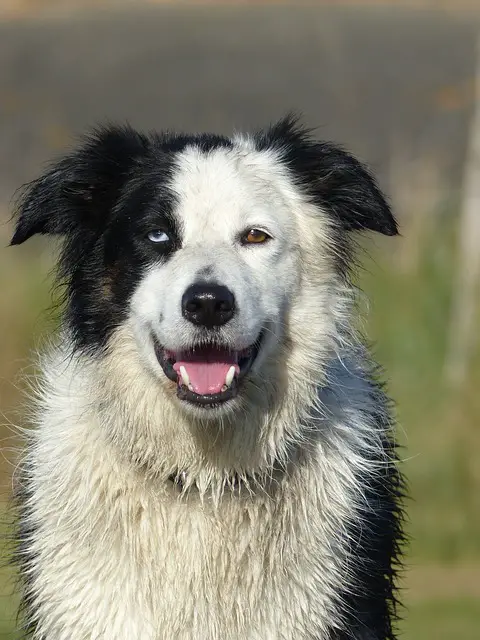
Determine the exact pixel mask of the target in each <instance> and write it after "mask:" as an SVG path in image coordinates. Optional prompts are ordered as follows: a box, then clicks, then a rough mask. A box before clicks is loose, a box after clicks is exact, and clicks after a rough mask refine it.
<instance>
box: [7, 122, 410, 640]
mask: <svg viewBox="0 0 480 640" xmlns="http://www.w3.org/2000/svg"><path fill="white" fill-rule="evenodd" d="M179 158H180V159H179ZM242 163H243V164H242ZM179 166H181V167H182V168H181V169H179ZM237 166H238V167H240V168H239V170H238V173H239V175H240V176H241V179H240V182H239V184H243V182H242V181H243V180H244V181H245V185H246V187H245V188H246V189H247V191H248V190H249V189H250V191H248V193H253V194H254V195H253V196H252V197H255V198H257V199H259V202H264V201H269V199H270V200H271V201H274V202H276V204H275V207H274V208H275V210H278V211H279V216H280V209H282V208H283V210H284V214H285V222H284V223H283V224H284V226H283V227H282V229H283V231H282V230H279V232H278V233H279V235H281V233H284V236H285V237H286V238H287V239H288V242H289V243H290V244H289V245H288V246H289V248H288V252H289V254H288V255H289V256H290V257H288V256H282V255H279V256H278V259H277V257H274V256H273V253H272V254H270V255H271V257H270V258H267V257H265V258H262V260H266V261H267V262H268V260H272V261H273V260H274V259H275V260H277V263H276V264H278V265H279V266H278V267H277V269H278V273H283V272H282V271H281V270H282V269H285V272H284V275H283V276H282V277H283V278H284V282H285V289H288V296H287V307H286V309H285V311H282V313H284V315H283V316H282V318H281V322H277V321H276V320H275V318H274V317H273V315H274V314H273V315H272V314H271V315H272V317H271V318H270V316H268V318H270V320H271V327H272V330H271V336H270V338H269V340H270V341H269V342H268V344H267V345H266V347H265V350H264V353H263V355H262V358H261V360H260V361H259V363H258V365H257V367H256V368H255V369H254V370H252V372H251V375H250V376H249V378H248V379H247V380H246V381H245V385H244V388H243V391H242V393H241V394H240V396H239V398H238V399H237V401H236V402H237V403H236V404H233V405H232V407H230V409H227V410H225V411H219V413H218V415H216V416H214V417H211V416H208V417H206V416H205V414H204V413H202V411H204V410H199V411H198V412H197V413H196V412H195V411H183V410H182V409H181V408H180V407H179V405H178V402H177V401H176V399H175V397H174V393H175V392H174V389H172V384H171V383H169V382H168V381H166V379H164V378H163V377H162V376H161V375H159V372H158V371H157V370H156V368H155V362H154V361H153V359H152V358H151V357H150V356H151V351H150V350H149V343H148V336H147V334H146V333H145V331H144V322H143V321H144V320H145V318H146V317H148V318H149V317H150V316H149V314H151V313H153V312H155V313H156V312H157V311H158V308H157V307H156V306H154V307H153V310H152V306H151V304H147V303H146V302H145V301H146V299H147V298H148V296H147V298H146V297H145V295H144V293H145V291H147V293H148V292H152V291H156V289H155V287H157V286H161V284H158V283H161V282H164V281H165V279H166V281H167V283H168V282H169V283H170V285H169V286H170V290H171V294H170V295H171V297H172V298H171V299H174V296H175V295H176V294H175V291H176V289H175V287H177V289H179V290H180V288H181V286H183V284H182V285H181V284H175V283H176V282H177V280H178V279H177V278H175V279H174V278H173V277H171V275H168V277H167V274H172V273H174V271H170V270H174V269H175V265H176V261H178V260H182V255H183V256H187V255H188V251H189V250H190V249H189V245H188V242H187V240H185V233H186V231H185V228H184V230H183V232H182V231H181V230H177V231H178V233H177V232H174V231H172V234H174V233H177V235H175V237H178V238H180V237H182V233H183V234H184V236H183V237H182V238H183V240H182V241H183V242H184V243H185V248H182V249H181V250H180V248H181V247H180V245H179V246H178V247H176V248H175V250H172V255H171V256H165V257H162V259H161V260H156V259H155V260H154V259H152V258H151V257H149V254H145V250H144V249H143V246H140V245H135V246H133V245H132V244H128V243H127V234H126V229H127V228H128V233H129V235H130V236H131V235H132V234H133V231H132V229H133V228H135V229H136V228H137V227H136V226H135V225H137V224H140V222H137V221H136V218H135V220H134V221H133V222H132V219H133V215H132V214H130V213H129V212H131V211H135V212H136V216H137V217H138V219H139V220H140V221H141V220H142V219H143V218H145V217H148V215H149V214H148V212H147V211H146V208H145V204H144V203H145V202H152V201H155V202H158V201H161V202H162V207H163V209H164V210H165V211H166V210H167V209H168V215H169V216H170V217H171V219H172V220H171V221H172V225H175V224H176V225H177V226H179V225H180V226H181V224H182V222H181V221H182V220H183V221H184V222H183V223H184V227H185V225H186V228H187V229H188V225H189V224H190V223H189V222H188V220H187V222H185V220H186V218H185V217H183V218H182V215H179V214H178V211H179V210H181V209H182V203H185V202H186V201H190V202H192V201H193V202H196V203H197V205H198V208H199V209H200V210H201V209H202V206H204V207H206V202H207V199H208V198H207V197H206V196H205V199H204V200H202V197H203V196H202V192H201V189H200V187H201V185H202V184H204V181H202V180H200V182H199V185H200V186H199V187H198V188H197V187H195V188H193V186H192V185H193V184H194V182H195V180H197V179H198V173H199V172H200V173H201V172H202V171H205V176H206V177H211V176H214V175H218V173H219V171H223V170H225V172H226V173H225V176H224V179H221V180H220V181H219V186H218V191H219V193H220V195H221V197H220V200H219V202H220V204H221V202H222V201H224V203H225V207H226V208H228V206H229V205H230V206H231V207H232V208H233V207H234V204H235V198H234V196H235V193H236V191H235V189H236V187H235V189H234V188H233V187H232V189H233V191H232V193H231V194H229V193H228V190H227V186H225V185H227V184H229V182H228V181H229V180H230V179H231V180H233V181H234V182H232V185H233V184H237V182H236V181H237V174H236V173H235V171H236V169H235V167H237ZM252 167H253V170H252ZM249 171H250V173H248V172H249ZM242 176H243V177H242ZM252 181H253V182H252ZM182 185H183V186H182ZM222 185H223V186H222ZM222 189H225V195H222ZM199 193H200V195H198V194H199ZM189 194H197V197H196V198H193V199H192V198H191V197H190V195H189ZM158 199H160V200H158ZM238 200H239V203H240V204H241V202H242V201H243V196H242V197H239V199H238ZM208 202H209V203H210V200H208ZM240 204H239V206H240ZM142 207H143V208H142ZM165 211H164V212H165ZM172 212H173V214H172ZM171 214H172V215H171ZM185 215H188V214H185ZM199 215H202V213H200V214H199ZM129 216H130V217H129ZM127 218H129V220H130V221H129V223H128V224H130V225H132V224H133V225H134V227H132V226H129V227H126V226H125V225H126V224H127V223H126V221H125V220H126V219H127ZM179 220H180V222H179ZM206 220H207V219H206ZM206 224H207V222H206ZM231 224H233V222H232V223H231ZM361 229H371V230H375V231H379V232H382V233H386V234H390V235H391V234H394V233H396V225H395V222H394V219H393V217H392V215H391V213H390V211H389V208H388V205H387V204H386V202H385V200H384V198H383V196H382V194H381V193H380V191H379V190H378V188H377V187H376V184H375V182H374V180H373V178H372V177H371V176H370V175H369V174H368V172H367V171H366V170H365V169H364V167H363V166H362V165H360V164H359V163H358V162H357V161H356V160H354V159H353V158H352V157H351V156H350V155H348V154H347V153H345V152H344V151H342V150H341V149H338V148H337V147H335V146H333V145H330V144H328V143H316V142H314V141H313V140H312V139H311V138H310V136H309V134H308V132H306V131H304V130H302V129H301V128H300V127H298V125H296V123H295V122H294V121H292V120H290V119H287V120H285V121H282V122H281V123H279V124H278V125H276V126H274V127H272V128H271V129H269V130H266V131H265V132H261V133H259V134H256V135H254V136H243V137H241V136H236V137H233V138H232V139H227V138H221V137H216V136H200V137H186V136H173V135H171V136H151V137H146V136H143V135H140V134H138V133H136V132H134V131H132V130H130V129H110V130H102V131H99V132H97V134H95V136H94V137H92V138H91V139H90V140H88V141H87V142H86V143H85V145H84V146H83V147H81V148H80V150H79V151H76V152H74V153H73V154H72V155H71V156H70V157H68V158H66V159H64V160H62V161H60V163H58V164H57V165H55V166H54V167H53V168H52V170H51V171H50V172H49V173H47V174H46V175H45V176H43V177H42V178H40V179H39V180H38V181H37V182H35V183H34V184H33V185H31V186H30V187H29V188H28V189H27V191H26V193H25V196H24V198H23V200H22V202H21V203H20V210H19V218H18V223H17V229H16V233H15V235H14V238H13V240H12V243H13V244H20V243H21V242H23V241H25V240H26V239H27V238H28V237H30V236H31V235H33V234H34V233H48V234H60V235H62V236H63V238H64V245H63V246H64V248H63V253H62V257H61V261H60V277H61V278H62V281H63V282H64V283H65V287H66V298H67V300H66V316H65V323H64V327H63V330H62V332H61V334H60V335H59V338H58V340H57V343H56V344H55V345H53V346H52V348H51V349H50V350H49V351H48V353H47V354H45V355H43V356H42V357H41V371H42V374H41V377H40V378H39V381H38V392H37V398H36V403H35V422H36V428H35V429H34V430H33V431H32V432H31V434H30V435H29V438H28V442H27V447H26V456H25V461H24V463H23V465H22V477H21V483H20V484H21V486H22V493H21V494H20V493H19V504H20V509H19V511H20V517H19V522H20V528H19V545H20V546H19V553H18V560H19V564H20V567H21V571H22V575H23V578H24V580H23V582H24V603H25V614H26V623H27V625H28V627H29V629H30V632H31V634H32V636H33V637H34V638H37V639H42V640H67V639H68V640H84V639H86V638H98V639H102V640H114V639H115V640H127V639H128V640H131V639H136V638H138V639H139V640H140V639H141V640H160V639H162V640H163V639H165V640H167V639H169V638H174V637H176V638H179V639H180V640H181V639H185V640H187V639H193V638H209V639H211V640H220V639H222V640H270V639H271V640H274V639H275V640H276V639H284V640H292V639H293V638H295V639H299V640H300V639H304V640H314V639H316V640H347V639H352V640H353V639H354V640H384V639H385V640H386V639H392V638H394V637H395V633H394V630H393V625H394V621H395V596H394V587H395V584H394V583H395V572H396V566H397V562H398V560H399V543H400V541H401V513H400V508H399V500H400V497H401V493H402V482H401V477H400V475H399V473H398V471H397V468H396V464H395V463H396V455H395V448H394V445H393V433H392V424H391V417H390V407H389V402H388V400H387V398H386V396H385V395H384V393H383V391H382V388H381V386H380V384H379V383H378V382H377V381H376V377H377V376H376V371H375V367H374V365H372V364H371V362H370V359H369V356H368V353H367V351H366V349H365V348H364V347H363V346H362V345H361V343H360V341H359V340H358V338H357V337H356V335H355V332H354V331H353V329H352V328H351V314H352V310H354V307H353V305H352V293H351V287H350V285H349V277H348V270H349V266H350V264H351V243H352V240H351V234H352V232H355V231H358V230H361ZM285 230H286V231H285ZM287 232H288V233H287ZM109 238H110V240H111V241H112V246H110V245H109V241H108V239H109ZM206 238H208V235H207V236H206ZM179 242H180V241H179ZM115 243H117V244H120V247H122V246H123V247H124V250H123V252H122V253H121V254H116V253H115V246H116V245H115ZM122 243H123V245H122ZM175 251H176V252H177V253H175ZM182 251H183V253H182ZM284 251H287V249H285V250H284ZM142 252H143V253H142ZM109 254H112V255H109ZM200 254H201V252H200ZM197 255H198V254H197ZM202 255H203V254H202ZM257 255H258V256H260V254H257ZM264 255H266V254H264ZM283 257H285V260H283ZM232 259H233V258H226V261H223V262H222V257H221V256H220V257H219V259H218V260H217V262H215V261H213V266H214V268H216V269H217V270H219V272H220V271H221V272H222V273H226V276H225V277H227V278H229V277H232V278H233V280H232V285H231V286H232V287H237V290H238V292H239V295H240V294H242V295H243V293H245V292H242V290H241V286H242V285H241V282H240V281H238V282H237V281H236V280H235V276H234V274H230V273H229V272H228V268H227V267H228V264H229V262H228V261H229V260H232ZM209 260H210V263H212V260H211V258H209ZM200 262H201V261H200ZM188 263H189V262H186V263H185V264H188ZM125 264H128V269H125ZM248 264H249V265H251V269H252V278H253V280H252V282H255V283H256V282H257V280H255V274H256V273H257V271H258V273H261V270H260V266H262V265H261V264H260V263H258V265H257V263H256V262H255V261H254V262H253V263H248ZM282 265H283V266H282ZM206 266H211V265H206ZM249 268H250V267H249ZM152 270H153V272H154V276H151V273H152ZM156 270H157V271H158V274H160V273H161V274H162V277H161V278H159V277H155V273H157V271H156ZM180 271H182V270H180ZM266 271H267V270H265V269H264V272H265V277H268V274H267V273H266ZM149 274H150V276H149ZM247 276H248V274H246V275H245V277H247ZM148 277H151V282H150V280H148ZM258 282H259V283H260V284H258V286H259V287H260V291H261V287H262V282H263V279H262V278H260V279H258ZM145 283H148V286H147V285H146V284H145ZM255 286H257V285H255ZM142 287H143V289H142ZM145 287H147V288H146V289H145ZM172 287H173V288H172ZM272 288H273V289H274V290H276V289H275V283H274V282H273V281H272V285H271V286H269V288H268V291H267V290H265V295H266V296H267V297H268V295H270V292H271V291H272ZM142 291H143V292H144V293H143V294H142ZM167 293H168V291H167ZM245 295H246V294H245ZM279 295H280V294H275V295H273V297H272V300H271V305H272V308H273V307H274V305H275V304H277V303H278V300H277V298H278V296H279ZM161 298H162V300H167V303H166V304H168V296H167V295H162V296H161ZM152 299H154V300H157V299H158V296H157V295H155V296H153V298H152ZM155 304H156V303H155ZM158 304H160V303H158ZM162 304H163V303H162ZM247 306H248V305H247ZM175 308H176V307H175V305H173V307H172V309H170V310H169V309H168V308H167V307H165V309H164V308H162V309H161V313H162V317H163V314H167V315H168V314H169V313H175ZM253 308H254V307H252V309H253ZM279 308H280V307H279ZM281 309H282V310H283V306H282V307H281ZM139 310H140V311H139ZM267 311H268V310H267ZM267 311H265V313H267ZM257 313H258V311H257ZM270 313H271V312H270ZM251 315H252V318H253V320H254V319H255V313H253V312H252V314H251ZM267 315H268V314H267ZM249 317H250V316H249V315H248V314H247V313H245V314H244V316H241V317H240V319H239V323H240V324H239V328H238V335H240V334H241V331H248V330H249V329H248V327H250V324H251V323H250V324H249V322H250V321H249ZM268 318H267V319H268ZM253 320H252V321H253ZM270 320H269V321H270ZM149 322H150V320H149ZM242 322H243V324H241V323H242ZM252 326H253V325H252ZM269 326H270V325H269ZM158 330H159V331H162V327H159V329H158ZM183 331H184V333H183V334H182V336H183V338H184V339H185V336H187V335H188V334H187V333H186V332H187V327H185V328H184V329H183ZM232 331H233V329H232ZM252 331H253V329H252ZM225 335H226V336H227V338H228V339H230V340H233V337H232V336H233V334H232V335H230V334H228V335H227V333H225ZM252 335H253V334H252ZM172 339H173V338H172ZM183 472H185V476H184V480H183V481H182V482H181V483H180V482H176V481H175V478H177V477H178V474H179V473H183Z"/></svg>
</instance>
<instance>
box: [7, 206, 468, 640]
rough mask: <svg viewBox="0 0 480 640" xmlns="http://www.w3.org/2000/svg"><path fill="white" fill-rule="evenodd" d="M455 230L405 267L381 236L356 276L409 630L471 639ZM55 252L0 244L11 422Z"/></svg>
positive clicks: (43, 315)
mask: <svg viewBox="0 0 480 640" xmlns="http://www.w3.org/2000/svg"><path fill="white" fill-rule="evenodd" d="M455 228H456V225H455V217H454V216H451V215H445V216H443V215H442V216H439V217H437V218H436V220H435V225H434V226H433V228H431V229H430V231H429V234H428V237H427V238H425V240H424V241H423V244H422V250H421V252H420V256H419V259H418V263H417V264H416V265H415V266H414V268H411V267H410V268H409V269H408V270H405V269H401V268H399V264H398V255H397V253H396V247H398V245H399V243H405V242H408V238H407V239H406V238H403V239H402V238H400V239H388V240H387V241H386V243H385V245H384V244H383V242H380V241H377V240H375V241H372V242H370V241H369V242H368V243H367V252H368V254H369V257H368V258H367V259H366V260H364V269H363V270H362V273H361V276H360V282H359V284H360V287H361V289H362V290H363V291H364V292H365V293H366V297H367V298H368V299H369V301H370V302H369V303H368V322H366V323H365V329H366V333H367V334H368V336H369V338H371V339H372V340H374V342H375V354H376V357H377V359H378V360H379V361H380V363H381V364H382V365H383V366H384V368H385V370H386V374H387V377H388V382H389V389H390V392H391V395H392V396H393V397H394V398H395V400H396V402H397V404H398V419H399V428H398V438H399V441H400V443H401V444H402V445H403V448H402V454H401V455H402V458H403V459H404V462H403V463H402V464H403V469H404V471H405V473H406V474H407V476H408V480H409V485H410V496H411V498H410V499H409V500H408V503H407V511H408V517H409V524H408V532H409V535H410V536H411V544H410V547H409V549H408V553H407V558H406V564H407V569H408V571H407V572H406V576H405V580H404V589H405V591H404V595H403V600H404V602H405V604H406V606H407V608H406V610H405V611H404V618H405V621H404V623H403V625H402V630H403V631H404V633H403V634H402V638H405V639H406V640H425V639H426V638H432V639H433V638H435V639H437V640H442V639H445V640H446V639H447V638H448V639H450V638H452V637H453V636H454V637H455V638H456V640H473V639H474V638H477V637H478V628H479V626H480V465H479V464H478V461H477V458H478V451H479V450H480V447H479V445H480V431H479V429H478V424H479V422H480V395H479V394H478V389H479V388H480V350H479V349H478V348H477V350H476V352H475V354H474V355H473V358H472V366H471V370H470V374H469V376H468V383H467V384H465V385H464V386H463V387H462V388H461V389H460V390H457V391H455V392H453V391H450V390H449V389H448V388H447V387H446V385H445V383H444V382H443V362H444V356H445V348H446V337H447V331H448V323H449V318H450V300H451V294H452V283H453V281H454V274H455V266H456V255H455V254H456V237H455ZM373 242H375V244H373ZM4 244H5V243H4ZM51 262H52V258H51V255H50V253H49V251H48V249H45V245H44V244H42V242H41V241H36V244H35V242H33V243H31V246H30V247H28V246H26V247H25V248H23V247H22V248H21V249H13V248H12V249H2V250H1V251H0V287H1V290H2V301H3V303H2V308H1V309H0V333H1V335H2V336H3V347H2V353H1V360H0V367H1V369H0V402H1V405H2V409H3V411H4V412H5V413H6V415H7V418H8V419H10V420H13V421H14V422H15V421H16V420H17V418H16V417H15V416H14V413H13V411H14V408H15V407H16V405H17V404H18V402H19V398H20V389H19V388H18V387H17V382H19V380H20V379H21V376H20V375H19V374H20V372H21V371H22V369H23V367H26V366H27V365H28V352H29V350H30V349H32V348H33V347H35V346H36V345H38V343H39V338H40V336H41V335H42V334H45V333H48V332H49V331H50V330H51V329H52V327H54V326H55V312H53V313H52V312H48V311H47V312H45V311H44V310H45V309H48V308H50V309H51V308H52V300H51V297H50V293H49V285H50V281H49V277H48V272H49V269H50V266H51ZM27 370H28V368H27ZM1 437H2V442H3V443H4V445H5V449H6V453H5V454H4V458H8V459H10V462H7V461H6V460H5V459H4V460H3V465H2V469H1V471H2V476H1V477H2V488H3V490H4V491H3V496H4V502H5V500H6V498H7V495H8V492H9V486H10V479H9V478H10V475H11V473H12V470H13V466H12V464H13V463H12V461H13V453H9V451H8V447H9V443H11V442H13V441H12V434H11V432H10V430H9V429H8V427H5V428H4V429H3V431H2V433H1ZM0 580H3V597H2V598H0V636H1V637H2V638H14V637H15V635H14V633H13V628H14V627H13V619H14V615H15V614H14V611H15V599H14V598H12V596H11V593H12V585H13V578H12V575H11V573H10V572H9V571H8V570H4V571H3V574H1V575H0Z"/></svg>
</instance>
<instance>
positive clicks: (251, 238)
mask: <svg viewBox="0 0 480 640" xmlns="http://www.w3.org/2000/svg"><path fill="white" fill-rule="evenodd" d="M267 240H270V236H269V235H268V233H267V232H266V231H262V230H261V229H250V230H249V231H247V232H246V233H245V234H244V235H243V238H242V241H243V243H244V244H262V243H264V242H267Z"/></svg>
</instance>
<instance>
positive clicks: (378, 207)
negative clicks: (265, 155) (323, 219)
mask: <svg viewBox="0 0 480 640" xmlns="http://www.w3.org/2000/svg"><path fill="white" fill-rule="evenodd" d="M257 146H259V147H260V148H263V149H265V148H276V149H278V150H279V151H280V153H281V157H282V159H283V161H284V162H285V163H286V164H287V166H288V167H289V169H290V170H291V171H292V173H293V174H294V176H295V178H296V180H297V182H298V184H299V185H300V187H301V188H303V189H304V191H305V192H306V193H307V194H308V195H309V196H310V197H311V198H312V200H313V201H314V202H315V203H316V204H317V205H318V206H319V207H321V208H323V209H325V210H326V211H328V212H329V213H330V215H331V216H333V217H334V219H335V220H336V221H338V223H339V224H340V225H341V226H342V227H343V228H344V229H346V230H364V229H365V230H366V229H369V230H371V231H378V232H379V233H383V234H385V235H387V236H393V235H396V234H397V233H398V228H397V223H396V221H395V218H394V216H393V214H392V212H391V210H390V207H389V205H388V203H387V201H386V199H385V196H384V195H383V193H382V192H381V190H380V189H379V187H378V185H377V183H376V181H375V178H374V177H373V176H372V175H371V173H370V172H369V171H368V169H367V168H366V167H365V166H364V165H363V164H362V163H361V162H359V161H358V160H357V159H356V158H354V157H353V156H352V155H350V154H349V153H347V152H346V151H344V150H343V149H342V148H341V147H338V146H336V145H334V144H332V143H329V142H316V141H314V140H313V139H312V138H311V133H310V131H309V130H307V129H304V128H302V127H301V126H299V125H298V123H297V120H296V118H295V117H292V116H288V117H287V118H285V119H283V120H281V121H280V122H279V123H278V124H276V125H274V126H273V127H271V128H270V129H269V130H268V131H266V132H265V133H262V134H260V135H259V136H258V138H257Z"/></svg>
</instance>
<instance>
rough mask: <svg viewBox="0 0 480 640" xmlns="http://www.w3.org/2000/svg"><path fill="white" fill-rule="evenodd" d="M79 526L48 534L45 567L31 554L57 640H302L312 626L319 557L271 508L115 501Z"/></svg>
mask: <svg viewBox="0 0 480 640" xmlns="http://www.w3.org/2000/svg"><path fill="white" fill-rule="evenodd" d="M97 506H98V505H97ZM84 516H86V517H84V518H83V520H82V521H83V523H84V524H83V525H82V526H81V528H80V529H79V530H78V531H77V532H76V534H75V533H74V532H73V530H72V529H71V528H70V527H68V528H65V530H63V531H62V529H63V528H62V527H60V528H58V529H57V536H58V537H57V540H56V544H55V549H54V548H51V552H52V553H53V554H55V562H52V558H51V557H50V558H48V557H45V555H44V554H43V555H44V558H43V560H44V562H42V580H43V581H45V580H47V581H48V583H49V584H51V585H52V586H53V591H54V592H55V593H56V594H57V599H58V600H59V602H58V608H57V611H56V612H55V615H56V616H58V617H59V618H60V619H61V620H62V627H63V628H64V629H66V630H68V631H67V632H66V634H65V636H62V635H60V636H58V638H61V639H62V640H63V637H65V638H67V637H68V638H70V640H80V639H81V640H83V639H84V638H87V637H88V638H98V639H101V640H114V639H115V640H127V639H128V640H135V639H137V638H138V639H139V640H140V639H141V640H167V639H171V638H174V637H175V638H178V639H180V640H193V638H208V639H209V640H220V639H221V640H230V639H231V640H234V639H235V640H269V639H270V638H271V639H272V640H273V639H282V638H285V639H291V638H294V637H295V638H300V639H301V638H305V639H307V638H311V637H314V636H313V630H314V629H315V630H316V633H317V634H318V631H319V629H320V628H321V626H323V624H322V621H321V618H322V615H323V614H322V607H325V604H326V603H325V602H324V601H323V600H322V595H321V592H322V589H321V584H320V582H319V580H320V578H319V567H318V562H319V558H318V557H317V556H318V553H319V551H320V550H319V549H318V548H315V539H314V538H313V537H312V536H310V535H309V530H308V526H307V523H306V522H305V521H304V520H303V518H302V517H300V515H299V513H297V510H296V509H295V507H294V505H292V504H289V505H286V504H285V499H284V498H283V497H282V496H280V497H279V496H277V497H276V498H275V499H271V498H261V499H260V498H258V497H254V498H246V497H245V498H241V499H239V498H238V497H232V496H229V497H227V498H224V499H223V500H222V502H221V504H220V505H219V506H218V507H214V506H213V505H212V504H209V502H208V500H207V501H204V502H203V504H202V503H201V502H200V501H199V500H185V501H183V500H182V501H178V500H176V499H175V500H174V499H167V500H161V499H158V500H152V499H151V497H150V498H149V499H145V500H144V501H143V504H142V503H139V502H138V500H137V499H135V500H133V499H132V497H131V496H126V495H124V496H118V497H116V498H115V499H113V500H112V499H111V497H110V499H109V501H108V504H106V505H104V509H103V511H102V516H101V517H99V516H98V513H97V514H96V515H95V517H90V518H89V517H88V514H84ZM92 516H93V514H92ZM89 522H90V525H89V524H88V523H89ZM85 523H86V524H85ZM67 531H68V533H67ZM72 534H73V535H72ZM62 538H63V539H62ZM54 568H56V570H55V569H54ZM58 594H61V597H60V599H59V598H58ZM79 611H82V612H83V614H82V616H79V615H78V612H79ZM85 612H88V615H87V616H85ZM324 622H325V621H323V623H324ZM52 637H57V636H52ZM315 637H321V636H319V635H317V636H315Z"/></svg>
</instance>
